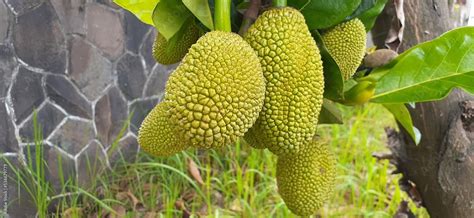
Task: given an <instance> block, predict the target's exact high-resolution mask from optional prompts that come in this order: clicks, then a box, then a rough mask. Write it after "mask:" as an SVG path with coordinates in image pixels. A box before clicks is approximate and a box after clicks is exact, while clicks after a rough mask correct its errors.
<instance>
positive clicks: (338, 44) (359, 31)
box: [322, 18, 367, 80]
mask: <svg viewBox="0 0 474 218" xmlns="http://www.w3.org/2000/svg"><path fill="white" fill-rule="evenodd" d="M322 39H323V42H324V45H325V46H326V48H327V50H328V52H329V54H330V55H331V57H332V58H333V59H334V60H335V61H336V63H337V65H338V66H339V69H340V70H341V73H342V76H343V78H344V80H348V79H349V78H351V77H352V75H354V73H355V72H356V70H357V68H358V67H359V65H360V64H361V62H362V59H363V58H364V54H365V46H366V45H365V44H366V40H367V36H366V32H365V26H364V24H363V23H362V21H360V20H359V19H357V18H356V19H352V20H350V21H347V22H344V23H341V24H338V25H336V26H335V27H333V28H331V29H329V30H328V31H326V32H324V33H323V35H322Z"/></svg>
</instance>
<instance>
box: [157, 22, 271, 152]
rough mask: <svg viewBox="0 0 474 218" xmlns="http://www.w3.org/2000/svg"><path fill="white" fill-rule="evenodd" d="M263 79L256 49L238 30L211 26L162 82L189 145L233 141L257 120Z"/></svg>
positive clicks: (206, 145)
mask: <svg viewBox="0 0 474 218" xmlns="http://www.w3.org/2000/svg"><path fill="white" fill-rule="evenodd" d="M264 97H265V79H264V77H263V74H262V68H261V66H260V62H259V59H258V57H257V55H256V54H255V52H254V50H253V49H252V48H251V47H250V46H249V45H248V44H247V43H246V42H245V41H244V40H243V39H242V38H241V37H240V36H239V35H237V34H235V33H229V32H222V31H212V32H208V33H206V34H205V35H204V36H202V37H201V38H200V39H199V40H198V41H197V42H196V44H194V45H193V46H191V48H190V49H189V52H188V53H187V55H186V56H185V57H184V58H183V60H182V62H181V64H180V65H179V66H178V68H177V69H176V70H175V71H174V72H173V73H172V74H171V76H170V78H169V80H168V83H167V85H166V95H165V99H166V100H167V101H169V102H170V104H171V109H170V114H171V118H172V119H173V121H174V122H175V123H176V124H177V125H178V126H179V128H181V129H183V130H184V132H185V139H186V140H187V141H189V143H190V145H192V146H194V147H200V148H217V147H220V146H223V145H225V144H229V143H232V142H235V141H236V140H237V139H238V138H239V137H242V136H243V135H244V133H245V132H247V130H248V129H249V128H250V127H251V126H252V125H253V124H254V123H255V121H256V120H257V117H258V115H259V112H260V110H261V109H262V105H263V100H264Z"/></svg>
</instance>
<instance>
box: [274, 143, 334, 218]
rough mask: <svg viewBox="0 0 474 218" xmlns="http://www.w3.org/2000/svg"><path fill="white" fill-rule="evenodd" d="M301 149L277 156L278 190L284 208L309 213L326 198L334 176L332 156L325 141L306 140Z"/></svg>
mask: <svg viewBox="0 0 474 218" xmlns="http://www.w3.org/2000/svg"><path fill="white" fill-rule="evenodd" d="M307 143H308V146H305V148H304V150H303V152H300V153H299V154H296V155H282V156H279V157H278V160H277V169H276V179H277V185H278V193H279V194H280V196H281V198H282V199H283V201H284V202H285V204H286V206H287V207H288V209H290V211H291V212H293V213H294V214H296V215H299V216H309V215H311V214H314V213H316V211H317V210H318V209H319V208H320V207H321V206H322V205H323V204H324V203H325V202H326V201H327V200H328V199H329V197H330V195H331V193H332V190H333V189H334V182H335V177H336V159H335V157H334V155H333V154H332V153H331V151H330V150H329V147H328V145H327V144H325V143H321V142H318V141H314V140H313V141H309V142H307Z"/></svg>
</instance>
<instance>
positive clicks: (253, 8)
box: [239, 0, 262, 36]
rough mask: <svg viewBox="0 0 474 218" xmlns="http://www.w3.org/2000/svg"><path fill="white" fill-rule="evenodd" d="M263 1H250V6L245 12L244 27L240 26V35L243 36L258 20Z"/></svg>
mask: <svg viewBox="0 0 474 218" xmlns="http://www.w3.org/2000/svg"><path fill="white" fill-rule="evenodd" d="M261 4H262V1H261V0H250V6H249V8H248V9H247V11H245V14H244V18H243V20H242V25H241V26H240V30H239V35H241V36H243V35H244V34H245V33H246V32H247V30H248V28H249V27H250V26H251V25H252V24H253V23H254V22H255V20H257V17H258V12H259V11H260V5H261Z"/></svg>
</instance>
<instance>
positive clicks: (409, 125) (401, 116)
mask: <svg viewBox="0 0 474 218" xmlns="http://www.w3.org/2000/svg"><path fill="white" fill-rule="evenodd" d="M382 105H383V106H384V107H385V108H386V109H387V110H388V111H390V113H392V115H393V116H394V117H395V119H396V120H397V121H398V123H400V124H401V125H402V127H403V128H404V129H405V130H406V131H407V132H408V134H409V135H410V136H411V138H412V139H413V141H414V142H415V144H417V145H418V144H419V143H420V140H421V134H420V131H419V130H418V129H417V128H416V127H414V126H413V121H412V120H411V115H410V112H409V111H408V109H407V108H406V106H405V105H404V104H382Z"/></svg>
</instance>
